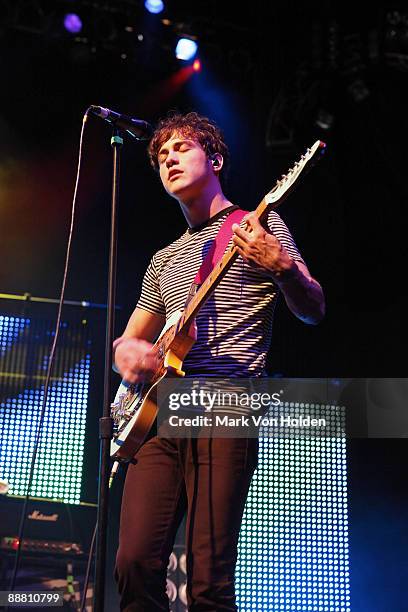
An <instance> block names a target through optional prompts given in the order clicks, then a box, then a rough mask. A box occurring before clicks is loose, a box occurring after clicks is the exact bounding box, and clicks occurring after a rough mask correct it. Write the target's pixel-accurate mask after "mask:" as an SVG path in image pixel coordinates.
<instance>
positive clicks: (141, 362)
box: [114, 338, 159, 384]
mask: <svg viewBox="0 0 408 612" xmlns="http://www.w3.org/2000/svg"><path fill="white" fill-rule="evenodd" d="M114 359H115V365H116V367H117V369H118V371H119V374H120V375H121V376H122V378H124V379H125V380H126V381H127V382H128V383H131V384H134V383H141V382H145V381H148V380H150V379H151V378H152V377H153V374H154V373H155V372H156V370H157V368H158V367H159V360H158V357H157V348H156V347H155V346H154V345H153V344H151V343H150V342H147V341H146V340H141V339H139V338H123V339H121V341H120V342H119V343H118V345H117V347H116V350H115V355H114Z"/></svg>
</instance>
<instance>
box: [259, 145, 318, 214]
mask: <svg viewBox="0 0 408 612" xmlns="http://www.w3.org/2000/svg"><path fill="white" fill-rule="evenodd" d="M325 149H326V144H325V143H324V142H322V141H321V140H316V142H315V143H314V144H313V145H312V146H311V147H310V148H309V149H307V150H306V151H305V153H304V154H303V155H302V156H301V158H300V159H299V161H297V162H295V163H294V164H293V166H292V167H291V168H290V169H289V170H288V172H287V173H286V174H283V175H282V177H281V178H280V179H279V180H278V181H277V182H276V184H275V186H274V187H273V189H271V191H269V193H267V194H266V196H265V198H264V200H265V202H266V204H268V205H272V204H273V205H274V207H276V206H277V205H278V204H280V203H281V202H282V201H283V199H284V197H286V196H287V195H289V193H290V191H291V189H292V188H293V187H294V185H295V183H296V181H297V180H298V178H299V176H300V175H301V174H302V173H304V172H305V171H306V169H308V170H309V169H310V168H311V167H312V166H313V165H314V164H315V163H316V162H317V161H318V160H319V159H320V158H321V157H322V155H323V153H324V151H325Z"/></svg>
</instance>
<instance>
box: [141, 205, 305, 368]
mask: <svg viewBox="0 0 408 612" xmlns="http://www.w3.org/2000/svg"><path fill="white" fill-rule="evenodd" d="M237 208H238V207H237V206H231V207H229V208H225V209H224V210H222V211H220V212H219V213H218V214H216V215H215V216H213V217H211V218H210V219H209V220H208V221H206V222H205V223H204V224H202V225H200V226H198V227H194V228H188V229H187V230H186V231H185V232H184V234H182V236H180V238H178V239H177V240H175V241H174V242H172V243H171V244H170V245H169V246H167V247H165V248H164V249H161V250H160V251H158V252H157V253H156V254H155V255H154V256H153V257H152V259H151V261H150V264H149V266H148V268H147V270H146V273H145V276H144V280H143V285H142V292H141V296H140V299H139V301H138V303H137V307H138V308H142V309H144V310H147V311H149V312H153V313H157V314H160V315H164V316H165V317H166V319H168V318H169V317H170V316H171V315H172V314H173V313H174V312H175V311H177V310H180V309H182V308H183V306H184V304H185V302H186V299H187V296H188V293H189V290H190V287H191V284H192V282H193V280H194V277H195V275H196V273H197V271H198V269H199V268H200V266H201V263H202V261H203V258H204V257H205V256H206V254H207V252H208V250H209V248H210V247H211V244H212V241H213V240H214V238H215V237H216V235H217V233H218V230H219V228H220V226H221V225H222V223H223V221H224V219H225V218H226V217H227V215H228V214H229V213H230V212H232V211H233V210H236V209H237ZM267 223H268V226H269V228H270V230H271V232H272V233H273V234H274V235H275V236H276V237H277V238H278V239H279V240H280V241H281V243H282V244H283V246H284V247H285V249H286V250H287V251H288V253H289V255H290V256H291V257H292V258H293V259H294V260H296V261H301V262H303V259H302V257H301V256H300V254H299V251H298V249H297V247H296V244H295V242H294V240H293V238H292V236H291V234H290V232H289V230H288V228H287V227H286V225H285V223H284V222H283V221H282V219H281V218H280V216H279V215H278V214H277V213H276V212H274V211H271V212H270V213H269V215H268V219H267ZM244 224H245V222H244V221H242V222H241V224H240V225H241V227H243V226H244ZM230 244H231V242H230ZM278 294H279V288H278V286H277V285H276V284H275V283H274V282H273V280H272V278H271V277H270V276H268V275H267V274H266V273H265V272H263V271H262V270H261V269H254V268H252V267H250V266H249V265H248V264H247V263H246V262H245V261H244V260H243V259H242V257H238V258H237V260H236V261H235V262H234V263H233V265H232V266H231V268H230V269H229V270H228V272H227V273H226V275H225V276H224V278H223V279H222V280H221V282H220V283H219V284H218V285H217V287H216V289H215V291H214V292H213V294H212V295H211V297H210V298H209V299H208V300H207V302H206V303H205V304H204V306H203V307H202V308H201V310H200V311H199V313H198V315H197V319H196V322H197V332H198V336H197V341H196V343H195V344H194V346H193V347H192V349H191V350H190V352H189V354H188V355H187V357H186V359H185V361H184V363H183V369H184V370H185V371H186V374H187V375H188V376H195V377H196V376H197V377H200V376H202V377H206V376H217V377H218V378H223V377H245V378H246V377H253V376H262V375H264V369H265V361H266V356H267V352H268V349H269V347H270V343H271V338H272V319H273V314H274V310H275V306H276V301H277V298H278Z"/></svg>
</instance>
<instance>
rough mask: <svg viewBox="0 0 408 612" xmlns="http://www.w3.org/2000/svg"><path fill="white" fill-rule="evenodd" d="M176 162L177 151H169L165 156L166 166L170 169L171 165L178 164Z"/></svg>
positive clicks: (177, 160)
mask: <svg viewBox="0 0 408 612" xmlns="http://www.w3.org/2000/svg"><path fill="white" fill-rule="evenodd" d="M178 162H179V159H178V153H177V151H170V152H169V154H168V155H167V159H166V166H167V167H168V168H170V166H173V164H178Z"/></svg>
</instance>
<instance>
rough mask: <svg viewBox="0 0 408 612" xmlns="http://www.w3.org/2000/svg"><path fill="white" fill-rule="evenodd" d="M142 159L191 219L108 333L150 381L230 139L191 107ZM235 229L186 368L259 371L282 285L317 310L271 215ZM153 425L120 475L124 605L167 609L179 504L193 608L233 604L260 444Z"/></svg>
mask: <svg viewBox="0 0 408 612" xmlns="http://www.w3.org/2000/svg"><path fill="white" fill-rule="evenodd" d="M149 156H150V160H151V163H152V165H153V167H154V168H155V169H156V170H157V171H158V172H159V174H160V179H161V181H162V184H163V186H164V188H165V190H166V192H167V193H168V194H169V195H170V196H172V197H173V198H175V199H176V200H177V201H178V203H179V204H180V207H181V210H182V212H183V214H184V216H185V218H186V221H187V225H188V227H187V229H186V231H185V232H184V234H183V235H182V236H181V237H180V238H178V239H177V240H176V241H175V242H173V243H171V244H170V245H169V246H167V247H166V248H164V249H162V250H160V251H158V253H156V254H155V255H154V256H153V258H152V260H151V262H150V264H149V266H148V269H147V271H146V273H145V277H144V281H143V287H142V293H141V296H140V299H139V301H138V303H137V305H136V308H135V310H134V312H133V314H132V315H131V317H130V319H129V322H128V324H127V326H126V329H125V331H124V333H123V335H122V336H121V337H120V338H118V339H117V340H115V343H114V360H115V366H116V368H117V370H118V372H119V373H120V374H121V376H122V377H123V379H124V380H125V381H127V382H128V383H131V384H135V383H141V382H144V381H148V380H149V379H151V377H152V376H153V374H154V372H155V371H156V370H157V367H158V354H157V347H156V346H155V345H154V344H153V343H154V341H155V340H156V338H157V337H158V335H159V333H160V331H161V329H162V327H163V325H164V324H165V322H166V320H168V319H169V317H171V316H172V315H173V314H174V313H175V312H176V311H177V310H180V309H182V308H183V306H184V305H185V302H186V299H187V296H188V294H189V290H190V287H191V285H192V283H193V280H194V277H195V274H196V273H197V270H198V269H199V268H200V265H201V263H202V261H203V258H204V257H205V255H206V252H207V251H208V248H209V247H210V245H211V243H212V242H213V240H214V239H215V237H216V235H217V233H218V230H219V228H220V226H221V225H222V223H223V222H224V220H225V219H226V218H227V217H228V215H230V214H231V213H232V212H234V211H236V210H237V208H238V207H236V206H234V205H233V204H232V203H231V202H230V201H229V200H228V199H227V198H226V196H225V195H224V193H223V188H222V184H223V178H224V176H225V172H226V167H227V163H228V149H227V146H226V144H225V142H224V139H223V136H222V133H221V131H220V130H219V128H218V127H217V126H216V125H215V124H214V123H213V122H212V121H210V120H209V119H207V118H206V117H202V116H200V115H198V114H197V113H188V114H187V115H178V114H176V115H173V116H170V117H167V118H166V119H164V120H162V121H161V122H160V123H159V125H158V127H157V129H156V131H155V133H154V135H153V138H152V140H151V142H150V145H149ZM232 230H233V236H232V243H233V244H234V245H236V248H237V250H238V253H239V257H238V258H237V259H236V260H235V261H234V263H233V264H232V266H231V268H230V269H229V270H228V272H227V273H226V274H225V276H224V278H223V279H222V280H221V282H220V283H219V284H218V286H217V287H216V288H215V290H214V291H213V293H212V295H211V297H210V299H208V300H207V301H206V302H205V304H204V305H203V307H202V308H201V310H200V312H199V313H198V314H197V316H196V325H197V339H196V342H195V343H194V345H193V346H192V348H191V350H190V351H189V353H188V355H187V357H186V359H185V361H184V365H183V369H184V370H185V372H186V375H187V376H194V377H200V376H201V377H205V376H217V377H220V378H221V377H222V378H236V377H241V378H249V377H259V376H265V360H266V355H267V351H268V349H269V346H270V342H271V333H272V319H273V313H274V308H275V305H276V301H277V298H278V295H279V293H280V292H282V294H283V296H284V298H285V301H286V303H287V305H288V307H289V309H290V310H291V312H292V313H293V314H294V315H295V316H296V317H298V318H299V319H301V320H302V321H304V322H305V323H310V324H317V323H318V322H319V321H320V320H321V319H322V318H323V316H324V310H325V304H324V296H323V292H322V289H321V287H320V285H319V283H318V282H317V281H316V280H315V279H314V278H312V276H311V274H310V273H309V271H308V269H307V267H306V265H305V263H304V261H303V259H302V257H301V256H300V254H299V252H298V250H297V248H296V245H295V243H294V241H293V238H292V236H291V234H290V232H289V230H288V229H287V227H286V225H285V224H284V223H283V221H282V220H281V218H280V217H279V215H278V214H277V213H276V212H274V211H271V212H269V214H268V215H267V217H266V219H265V223H264V224H261V223H260V221H259V219H258V217H257V216H256V215H255V214H254V213H249V214H246V215H245V217H244V218H243V219H242V221H241V222H240V223H235V224H234V225H233V226H232ZM156 433H157V432H155V431H154V428H153V429H152V431H151V432H150V434H149V436H148V438H147V440H146V441H145V443H144V444H143V445H142V446H141V448H140V449H139V450H138V452H137V454H136V457H135V459H136V461H135V463H133V464H131V465H129V468H128V472H127V476H126V482H125V487H124V493H123V500H122V513H121V525H120V541H119V550H118V554H117V561H116V579H117V581H118V586H119V591H120V594H121V610H125V611H126V612H136V611H138V612H139V611H140V612H156V611H157V612H158V611H159V610H169V602H168V598H167V595H166V569H167V565H168V560H169V556H170V554H171V551H172V548H173V543H174V539H175V535H176V532H177V529H178V527H179V525H180V523H181V521H182V519H183V517H184V515H185V513H187V528H186V548H187V576H188V580H187V598H188V605H189V610H191V611H197V612H198V611H200V612H204V611H210V610H211V611H212V612H215V611H216V612H221V611H224V610H225V611H227V610H228V611H232V610H237V607H236V603H235V594H234V571H235V564H236V560H237V545H238V536H239V530H240V525H241V520H242V515H243V511H244V505H245V500H246V497H247V493H248V489H249V485H250V482H251V478H252V475H253V472H254V469H255V467H256V464H257V449H258V446H257V443H258V441H257V439H256V438H255V439H254V438H249V437H248V438H246V437H240V438H227V439H226V438H217V437H214V438H198V439H192V438H178V439H172V438H163V437H160V436H158V435H156Z"/></svg>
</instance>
